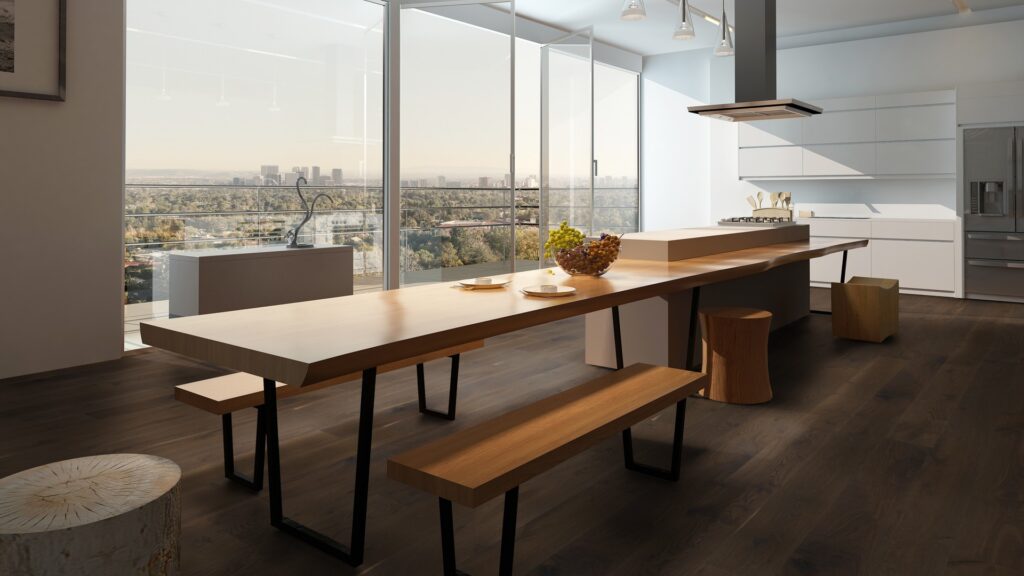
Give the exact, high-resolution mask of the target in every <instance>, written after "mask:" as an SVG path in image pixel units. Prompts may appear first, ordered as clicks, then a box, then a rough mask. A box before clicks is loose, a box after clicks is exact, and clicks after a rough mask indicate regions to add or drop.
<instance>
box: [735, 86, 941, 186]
mask: <svg viewBox="0 0 1024 576" xmlns="http://www.w3.org/2000/svg"><path fill="white" fill-rule="evenodd" d="M812 101H813V102H812V103H814V104H816V105H818V106H821V107H822V108H823V109H824V110H825V112H824V113H823V114H820V115H817V116H811V117H809V118H802V119H796V120H767V121H762V122H748V123H743V124H740V125H739V148H740V163H739V174H740V178H746V179H758V178H785V177H791V178H806V179H820V178H908V177H909V178H914V177H924V178H934V177H952V176H953V175H954V174H955V172H956V168H955V167H956V155H955V142H956V94H955V92H954V91H952V90H943V91H936V92H916V93H911V94H889V95H884V96H867V97H855V98H833V99H825V100H822V99H812ZM787 149H789V150H787ZM797 156H799V157H800V158H801V162H800V164H801V166H800V169H799V171H797V172H795V173H793V172H794V170H796V168H795V166H796V164H795V160H789V161H787V162H785V163H784V164H785V167H781V166H779V165H778V160H779V159H780V158H786V159H790V158H796V157H797Z"/></svg>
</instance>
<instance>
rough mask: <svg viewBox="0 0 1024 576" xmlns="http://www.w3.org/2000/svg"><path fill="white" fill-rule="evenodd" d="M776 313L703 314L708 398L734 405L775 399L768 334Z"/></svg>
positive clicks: (715, 311) (733, 311) (721, 310)
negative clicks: (769, 360)
mask: <svg viewBox="0 0 1024 576" xmlns="http://www.w3.org/2000/svg"><path fill="white" fill-rule="evenodd" d="M771 326H772V313H771V312H768V311H765V310H753V309H750V308H708V309H705V310H702V311H701V313H700V328H701V333H702V336H701V338H702V339H703V341H704V373H705V374H707V375H708V382H709V383H708V386H707V388H705V389H704V396H706V397H707V398H710V399H711V400H715V401H718V402H728V403H730V404H761V403H764V402H768V401H769V400H771V399H772V385H771V381H770V380H769V378H768V333H769V332H770V331H771Z"/></svg>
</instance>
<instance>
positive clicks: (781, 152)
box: [739, 146, 803, 178]
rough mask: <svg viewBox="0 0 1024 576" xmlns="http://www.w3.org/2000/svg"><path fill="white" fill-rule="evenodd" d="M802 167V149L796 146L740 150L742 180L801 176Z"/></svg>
mask: <svg viewBox="0 0 1024 576" xmlns="http://www.w3.org/2000/svg"><path fill="white" fill-rule="evenodd" d="M802 166H803V157H802V155H801V149H800V148H798V147H796V146H778V147H774V148H740V153H739V173H740V178H756V177H758V176H761V177H764V176H770V177H775V176H800V175H801V173H802V172H803V169H802Z"/></svg>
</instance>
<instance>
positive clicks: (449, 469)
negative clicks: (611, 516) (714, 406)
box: [387, 364, 705, 575]
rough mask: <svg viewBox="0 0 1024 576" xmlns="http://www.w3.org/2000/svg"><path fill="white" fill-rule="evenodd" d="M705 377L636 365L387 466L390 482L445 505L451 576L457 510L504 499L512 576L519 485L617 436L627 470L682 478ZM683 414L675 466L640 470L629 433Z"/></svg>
mask: <svg viewBox="0 0 1024 576" xmlns="http://www.w3.org/2000/svg"><path fill="white" fill-rule="evenodd" d="M704 385H705V376H704V375H703V374H700V373H697V372H688V371H685V370H678V369H675V368H667V367H662V366H651V365H647V364H634V365H633V366H630V367H628V368H625V369H623V370H619V371H617V372H612V373H610V374H606V375H604V376H601V377H600V378H597V379H595V380H592V381H590V382H588V383H586V384H583V385H581V386H578V387H576V388H572V389H570V390H566V391H564V392H561V393H559V394H556V395H554V396H551V397H549V398H545V399H544V400H541V401H539V402H536V403H534V404H531V405H529V406H526V407H524V408H520V409H518V410H514V411H512V412H509V413H507V414H504V415H502V416H499V417H497V418H495V419H493V420H490V421H488V422H485V423H483V424H480V425H478V426H474V427H472V428H469V429H466V430H463V431H460V432H458V433H456V434H453V435H451V436H448V437H446V438H442V439H440V440H437V441H435V442H432V443H430V444H427V445H425V446H421V447H419V448H416V449H414V450H411V451H409V452H406V453H404V454H400V455H398V456H395V457H393V458H391V459H390V460H388V464H387V473H388V476H389V477H390V478H392V479H394V480H397V481H399V482H403V483H405V484H408V485H410V486H413V487H416V488H419V489H421V490H424V491H426V492H429V493H431V494H433V495H435V496H437V497H438V498H439V501H440V507H441V524H442V525H441V534H442V538H441V539H442V548H443V559H444V570H445V574H456V568H455V552H454V550H455V548H454V532H453V527H452V515H451V503H452V502H458V503H459V504H462V505H464V506H469V507H477V506H479V505H481V504H483V503H484V502H487V501H489V500H491V499H492V498H494V497H496V496H499V495H501V494H505V520H504V522H503V530H502V551H501V570H500V574H503V575H507V574H511V570H512V555H513V554H512V553H513V548H514V542H515V514H516V505H517V504H516V503H517V501H518V491H519V485H520V484H522V483H524V482H526V481H527V480H530V479H531V478H533V477H535V476H538V475H540V474H541V473H543V472H545V471H546V470H548V469H550V468H552V467H554V466H555V465H556V464H558V463H559V462H562V461H564V460H567V459H569V458H571V457H572V456H575V455H577V454H579V453H581V452H583V451H584V450H586V449H587V448H589V447H591V446H593V445H594V444H597V443H598V442H601V441H603V440H605V439H606V438H608V437H609V436H612V435H614V434H617V433H622V436H623V448H624V451H625V455H626V465H627V467H628V468H630V469H633V470H637V471H640V472H645V473H651V474H654V475H656V476H659V477H663V478H667V479H670V480H677V479H678V478H679V468H680V460H681V453H682V452H681V450H682V433H683V424H684V418H685V409H686V398H687V397H688V396H690V395H691V394H693V393H695V392H697V391H698V390H700V389H701V388H703V387H704ZM673 405H675V406H676V420H675V436H674V440H673V449H672V450H673V451H672V466H671V468H670V469H668V470H662V469H657V468H653V467H648V466H644V465H640V464H637V463H635V462H634V461H633V457H632V436H631V434H630V427H631V426H633V425H635V424H637V423H639V422H641V421H643V420H645V419H647V418H649V417H651V416H653V415H654V414H656V413H658V412H660V411H661V410H664V409H666V408H669V407H671V406H673Z"/></svg>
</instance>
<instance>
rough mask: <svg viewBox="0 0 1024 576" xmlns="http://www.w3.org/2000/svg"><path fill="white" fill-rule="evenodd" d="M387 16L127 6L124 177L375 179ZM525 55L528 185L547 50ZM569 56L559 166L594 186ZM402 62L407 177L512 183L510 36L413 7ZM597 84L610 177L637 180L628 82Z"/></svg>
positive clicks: (279, 1) (607, 76)
mask: <svg viewBox="0 0 1024 576" xmlns="http://www.w3.org/2000/svg"><path fill="white" fill-rule="evenodd" d="M196 15H201V17H199V18H197V17H196ZM382 16H383V9H382V8H381V7H379V6H377V5H374V4H370V3H367V2H363V1H362V0H287V1H285V0H173V1H172V0H146V1H143V0H129V2H128V68H127V133H128V140H127V158H126V165H127V168H128V169H129V170H132V169H192V170H210V171H221V170H225V171H256V170H258V169H259V166H260V165H261V164H277V165H279V166H281V168H282V170H288V169H290V168H291V167H292V166H294V165H301V166H310V165H319V166H321V167H322V169H323V170H325V171H329V170H330V169H331V168H342V169H344V170H345V172H346V177H347V178H353V177H356V176H357V175H358V174H360V172H361V171H364V170H365V172H366V173H367V174H368V176H369V177H371V178H379V177H380V172H381V134H382V122H383V109H382V104H383V86H382V82H383V75H382V66H383V54H382V48H383V34H382V30H381V26H382ZM516 58H517V86H516V95H517V97H516V106H517V109H516V115H517V123H516V137H517V144H518V145H517V158H518V171H519V173H520V174H519V175H520V176H525V175H527V174H536V173H537V172H538V171H539V145H540V48H539V46H538V45H536V44H532V43H530V42H526V41H523V40H520V41H518V42H517V54H516ZM574 60H575V59H572V58H569V57H565V56H562V57H559V56H557V55H556V56H553V57H552V76H553V79H552V93H553V94H554V97H553V98H552V117H553V118H554V120H553V121H554V124H553V126H552V133H553V134H556V135H557V136H558V138H555V139H553V141H552V150H553V159H552V161H553V164H554V165H555V166H554V167H553V170H552V171H553V172H559V171H567V172H582V173H583V174H584V175H585V171H586V170H587V167H586V165H587V164H589V130H588V121H589V92H588V90H589V84H588V81H587V74H586V72H587V70H586V67H585V66H582V65H581V63H580V62H578V61H574ZM401 63H402V92H401V102H402V114H401V122H402V167H403V177H404V178H419V177H431V176H437V175H447V176H449V177H467V178H468V177H475V176H478V175H481V176H497V177H500V176H501V175H503V174H504V173H506V172H507V171H508V169H507V166H508V154H509V132H510V127H509V122H510V117H509V112H510V110H509V109H510V97H509V42H508V38H507V36H502V35H500V34H497V33H495V32H491V31H487V30H482V29H479V28H475V27H471V26H468V25H465V24H462V23H458V22H453V21H450V20H446V19H444V18H440V17H438V16H435V15H431V14H427V13H423V12H419V11H407V12H405V13H404V14H403V19H402V54H401ZM596 74H597V82H596V83H595V88H596V93H595V99H596V100H597V107H596V110H595V111H596V114H597V116H598V126H599V128H600V129H599V130H598V132H597V134H596V145H597V148H598V154H597V155H598V158H599V159H600V162H601V164H600V166H601V174H602V175H630V176H635V174H636V152H635V138H636V118H635V106H636V81H635V75H631V74H628V73H624V72H621V71H618V70H613V69H610V68H607V67H603V66H598V67H597V71H596ZM623 109H625V110H631V113H627V114H621V113H618V112H619V111H620V110H623ZM611 111H614V113H613V112H611ZM630 139H632V140H630ZM624 141H626V142H627V144H626V146H625V148H624V146H623V142H624ZM630 142H631V143H632V146H633V147H634V148H633V152H632V153H631V154H630V153H628V151H627V152H625V153H624V152H623V150H626V149H628V148H629V145H630Z"/></svg>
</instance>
